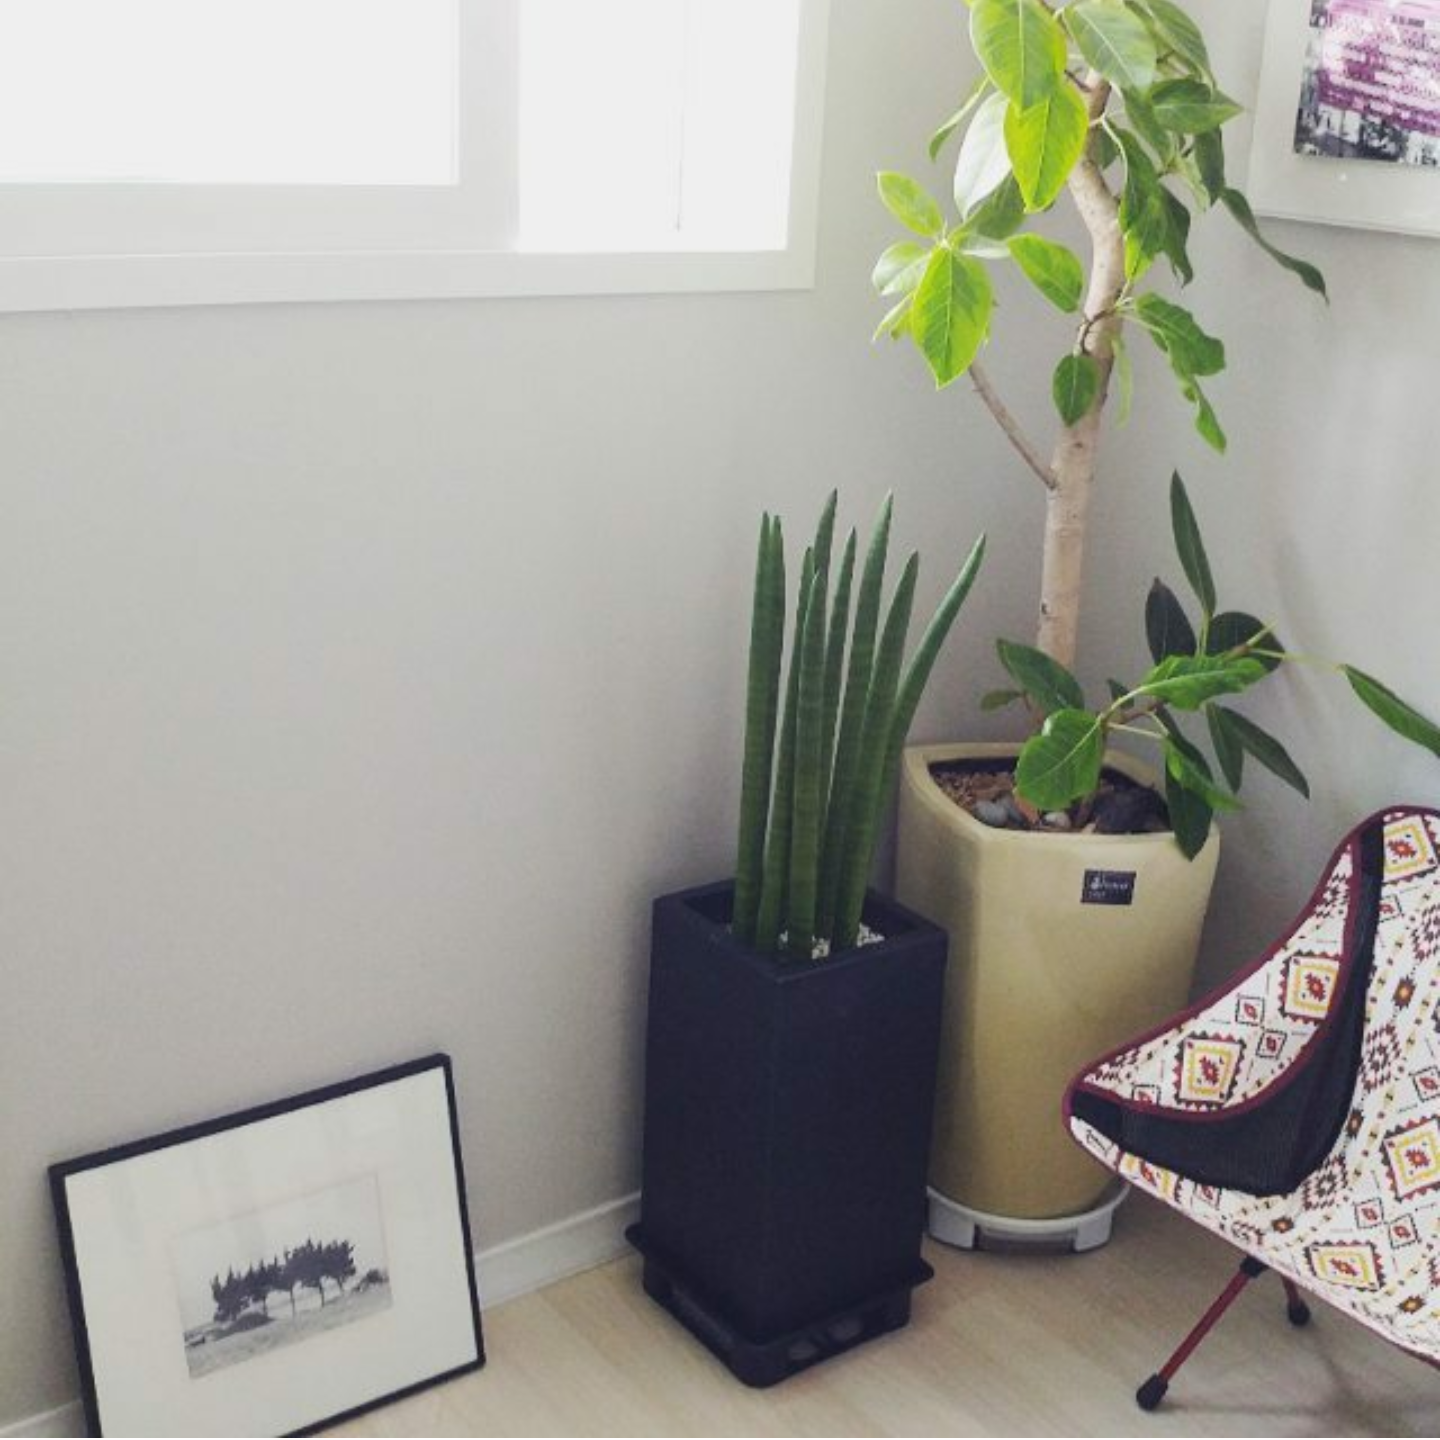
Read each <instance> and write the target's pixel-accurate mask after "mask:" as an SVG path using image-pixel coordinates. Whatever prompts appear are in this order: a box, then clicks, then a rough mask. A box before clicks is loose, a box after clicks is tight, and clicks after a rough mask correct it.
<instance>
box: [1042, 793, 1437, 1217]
mask: <svg viewBox="0 0 1440 1440" xmlns="http://www.w3.org/2000/svg"><path fill="white" fill-rule="evenodd" d="M1397 967H1399V969H1400V970H1402V971H1403V972H1404V975H1403V976H1402V977H1401V978H1400V979H1398V980H1397V978H1396V973H1395V972H1396V970H1397ZM1431 985H1434V986H1437V987H1440V815H1437V814H1436V813H1435V812H1433V811H1425V810H1418V809H1414V810H1395V811H1390V812H1386V813H1384V814H1382V815H1377V816H1374V817H1372V818H1371V820H1369V821H1367V822H1365V823H1364V824H1363V825H1361V826H1358V827H1357V828H1356V829H1355V830H1354V831H1352V832H1351V834H1350V835H1349V836H1348V837H1347V838H1346V840H1345V841H1344V842H1342V844H1341V846H1340V848H1339V850H1338V851H1337V852H1336V856H1335V858H1334V859H1333V860H1332V862H1331V866H1330V867H1329V869H1328V871H1327V876H1326V879H1325V881H1324V882H1322V884H1321V886H1320V888H1319V889H1318V890H1317V892H1316V894H1315V896H1314V897H1313V898H1312V900H1311V902H1310V904H1309V905H1308V906H1307V907H1306V910H1305V911H1303V912H1302V913H1301V915H1300V916H1299V918H1298V919H1297V921H1296V922H1295V925H1294V926H1293V927H1292V929H1291V931H1290V933H1289V935H1288V936H1287V938H1286V939H1285V940H1283V941H1282V942H1281V943H1280V944H1279V945H1277V946H1276V947H1275V948H1274V949H1272V950H1271V951H1270V952H1269V953H1268V954H1267V955H1266V956H1265V958H1264V959H1263V960H1262V961H1261V962H1260V963H1259V964H1257V965H1256V966H1254V967H1252V968H1251V969H1250V970H1249V971H1247V972H1245V973H1244V974H1242V975H1241V977H1240V978H1239V979H1238V980H1236V981H1232V983H1231V985H1230V986H1229V987H1228V988H1227V989H1226V990H1225V991H1224V992H1222V993H1221V994H1220V995H1218V996H1215V997H1211V998H1210V999H1209V1000H1207V1001H1204V1002H1201V1004H1200V1005H1199V1006H1196V1007H1195V1008H1194V1009H1193V1010H1191V1011H1189V1012H1187V1014H1186V1016H1183V1017H1180V1019H1179V1020H1178V1021H1177V1022H1174V1023H1173V1024H1172V1026H1171V1027H1170V1028H1169V1029H1168V1030H1167V1031H1166V1032H1164V1033H1163V1034H1162V1035H1160V1036H1156V1037H1150V1038H1149V1039H1148V1040H1146V1041H1142V1042H1139V1043H1137V1044H1136V1045H1135V1046H1132V1047H1130V1048H1129V1049H1128V1050H1127V1051H1125V1052H1121V1053H1120V1054H1118V1055H1116V1056H1112V1057H1109V1059H1108V1060H1107V1061H1105V1062H1101V1063H1100V1064H1099V1065H1097V1066H1095V1067H1093V1068H1092V1070H1091V1072H1090V1074H1089V1076H1087V1077H1085V1078H1084V1079H1082V1080H1081V1082H1080V1083H1079V1084H1078V1085H1077V1086H1076V1088H1075V1091H1074V1092H1073V1094H1072V1096H1071V1101H1070V1103H1071V1107H1072V1111H1073V1113H1074V1114H1075V1116H1076V1117H1077V1118H1078V1119H1080V1120H1083V1121H1086V1122H1087V1123H1089V1124H1090V1125H1092V1126H1093V1127H1094V1128H1095V1129H1096V1130H1098V1131H1099V1132H1100V1133H1101V1134H1102V1135H1105V1136H1106V1137H1108V1138H1109V1139H1111V1140H1113V1141H1115V1142H1116V1143H1117V1144H1118V1145H1120V1147H1121V1148H1122V1149H1123V1150H1125V1151H1127V1152H1129V1153H1130V1154H1132V1155H1137V1156H1140V1157H1143V1158H1144V1159H1146V1160H1148V1161H1150V1162H1152V1163H1153V1164H1156V1165H1160V1166H1163V1167H1165V1168H1167V1169H1173V1170H1176V1171H1179V1172H1180V1173H1183V1174H1184V1175H1185V1176H1187V1177H1188V1178H1189V1179H1191V1180H1193V1181H1195V1182H1196V1183H1197V1184H1201V1185H1211V1186H1218V1187H1221V1188H1224V1189H1229V1190H1239V1191H1244V1192H1246V1193H1249V1194H1252V1195H1281V1194H1286V1193H1288V1192H1290V1191H1292V1190H1294V1189H1295V1188H1296V1187H1297V1186H1299V1185H1300V1184H1301V1183H1302V1182H1304V1181H1305V1180H1306V1179H1307V1177H1309V1176H1311V1175H1312V1174H1313V1173H1314V1172H1316V1170H1317V1168H1319V1167H1321V1166H1322V1165H1323V1164H1324V1163H1325V1162H1326V1161H1327V1160H1329V1159H1331V1158H1332V1157H1333V1158H1335V1159H1336V1160H1337V1161H1339V1162H1340V1163H1342V1164H1343V1158H1342V1157H1343V1155H1344V1153H1345V1151H1346V1150H1347V1148H1348V1142H1349V1140H1351V1139H1353V1138H1354V1136H1355V1134H1358V1133H1359V1131H1358V1128H1357V1126H1356V1117H1357V1116H1358V1115H1359V1114H1360V1113H1361V1111H1362V1109H1363V1108H1364V1107H1363V1104H1362V1101H1363V1098H1364V1096H1365V1094H1367V1093H1368V1092H1369V1091H1370V1090H1371V1089H1373V1087H1374V1085H1375V1084H1376V1083H1377V1081H1378V1080H1379V1078H1380V1077H1382V1076H1383V1077H1384V1082H1383V1083H1390V1081H1391V1080H1393V1077H1394V1072H1395V1063H1396V1062H1400V1061H1402V1060H1405V1059H1406V1058H1407V1057H1408V1058H1410V1059H1414V1058H1415V1057H1417V1056H1420V1055H1422V1054H1423V1055H1426V1056H1428V1054H1429V1045H1428V1044H1426V1045H1423V1046H1422V1045H1419V1044H1418V1043H1417V1044H1414V1045H1409V1046H1406V1047H1404V1048H1403V1053H1401V1052H1400V1051H1397V1053H1396V1054H1395V1055H1393V1056H1391V1054H1390V1051H1391V1049H1393V1048H1394V1046H1393V1044H1392V1037H1393V1034H1394V1027H1393V1026H1390V1027H1388V1028H1387V1027H1386V1025H1385V1022H1384V1021H1383V1020H1381V1019H1380V1018H1379V1017H1382V1016H1385V1015H1388V1014H1389V1011H1390V1010H1391V1009H1392V1008H1393V1007H1394V1006H1395V1004H1396V1003H1397V996H1398V997H1399V1001H1400V1002H1401V1003H1404V1002H1405V1001H1406V998H1407V996H1408V995H1413V994H1414V993H1417V992H1418V991H1419V990H1420V989H1421V988H1423V987H1428V986H1431ZM1407 987H1408V989H1407ZM1377 1026H1378V1027H1379V1028H1377ZM1227 1047H1228V1049H1227ZM1267 1047H1268V1048H1269V1049H1270V1051H1271V1052H1272V1054H1273V1063H1272V1064H1270V1065H1269V1066H1267V1065H1266V1064H1265V1062H1264V1055H1265V1051H1266V1048H1267ZM1209 1052H1213V1055H1211V1054H1210V1053H1209ZM1232 1055H1233V1056H1236V1057H1241V1056H1243V1059H1240V1058H1236V1059H1234V1060H1229V1059H1228V1058H1227V1057H1228V1056H1232ZM1197 1056H1198V1057H1199V1058H1198V1062H1197ZM1207 1058H1208V1059H1213V1060H1214V1061H1215V1062H1216V1063H1218V1064H1219V1065H1220V1066H1221V1068H1222V1069H1223V1067H1224V1066H1225V1065H1226V1064H1227V1063H1229V1064H1230V1065H1231V1067H1232V1068H1231V1072H1230V1076H1229V1079H1230V1080H1231V1081H1233V1082H1234V1086H1233V1088H1227V1092H1226V1093H1224V1094H1220V1093H1216V1094H1214V1095H1210V1096H1207V1095H1206V1094H1205V1092H1204V1087H1203V1083H1201V1082H1200V1081H1198V1080H1197V1081H1195V1082H1194V1083H1190V1077H1189V1075H1188V1071H1189V1069H1190V1068H1191V1067H1193V1065H1194V1064H1196V1063H1204V1062H1205V1060H1206V1059H1207ZM1426 1063H1427V1064H1430V1063H1437V1062H1428V1061H1427V1062H1426ZM1137 1069H1145V1070H1148V1071H1149V1072H1150V1073H1152V1074H1154V1075H1156V1076H1157V1077H1159V1076H1161V1074H1162V1072H1164V1074H1165V1076H1166V1077H1167V1078H1168V1079H1169V1082H1170V1083H1169V1085H1168V1086H1166V1087H1157V1089H1158V1091H1159V1094H1158V1095H1157V1101H1156V1102H1155V1103H1145V1102H1143V1101H1142V1102H1140V1103H1137V1102H1136V1100H1135V1098H1134V1096H1135V1088H1134V1087H1128V1086H1127V1087H1120V1086H1116V1087H1114V1088H1113V1089H1112V1087H1110V1086H1108V1085H1107V1084H1106V1078H1107V1074H1108V1075H1111V1076H1114V1077H1116V1078H1117V1079H1118V1078H1119V1076H1120V1074H1122V1073H1124V1072H1125V1071H1127V1070H1128V1071H1129V1072H1130V1073H1131V1074H1132V1075H1134V1074H1135V1072H1136V1070H1137ZM1420 1083H1421V1085H1422V1086H1423V1085H1428V1084H1429V1083H1430V1082H1429V1080H1428V1079H1422V1080H1421V1082H1420ZM1434 1083H1435V1099H1436V1101H1437V1103H1440V1073H1437V1075H1436V1076H1435V1077H1434ZM1166 1088H1168V1089H1169V1091H1170V1093H1169V1094H1168V1096H1167V1095H1165V1093H1164V1091H1165V1089H1166ZM1124 1090H1128V1092H1129V1093H1128V1096H1126V1098H1121V1094H1122V1091H1124ZM1347 1128H1348V1130H1349V1131H1351V1132H1353V1133H1348V1134H1347ZM1437 1141H1440V1136H1437ZM1436 1163H1437V1166H1440V1151H1437V1156H1436Z"/></svg>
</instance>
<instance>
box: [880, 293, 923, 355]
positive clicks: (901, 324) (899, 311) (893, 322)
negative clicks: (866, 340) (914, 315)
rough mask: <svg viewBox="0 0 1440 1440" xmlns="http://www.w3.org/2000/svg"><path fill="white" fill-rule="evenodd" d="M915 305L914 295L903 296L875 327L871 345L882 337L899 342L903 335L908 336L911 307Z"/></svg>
mask: <svg viewBox="0 0 1440 1440" xmlns="http://www.w3.org/2000/svg"><path fill="white" fill-rule="evenodd" d="M914 303H915V297H914V296H913V295H902V296H901V297H900V299H899V301H898V302H897V303H896V304H894V305H892V306H891V307H890V308H889V309H888V310H887V311H886V312H885V318H884V319H883V320H881V322H880V323H879V324H878V325H877V326H876V327H875V333H874V334H873V335H872V336H871V337H870V342H871V344H874V342H875V341H876V340H878V339H879V338H880V337H881V336H882V335H889V337H890V338H891V339H892V340H898V339H899V338H900V337H901V336H902V335H904V334H907V333H908V332H909V329H910V307H911V306H912V305H913V304H914Z"/></svg>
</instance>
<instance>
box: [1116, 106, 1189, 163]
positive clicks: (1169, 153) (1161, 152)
mask: <svg viewBox="0 0 1440 1440" xmlns="http://www.w3.org/2000/svg"><path fill="white" fill-rule="evenodd" d="M1125 119H1126V120H1127V121H1128V122H1129V125H1130V128H1131V129H1132V130H1133V131H1134V132H1135V133H1136V134H1137V135H1138V136H1139V137H1140V138H1141V139H1142V140H1143V141H1144V142H1145V143H1146V145H1148V146H1149V147H1150V149H1151V150H1152V151H1154V154H1155V159H1156V160H1157V161H1158V162H1159V163H1160V165H1161V166H1162V167H1166V166H1169V164H1170V163H1171V161H1172V160H1173V159H1174V158H1175V152H1176V151H1177V149H1178V148H1179V144H1180V142H1179V140H1178V138H1177V137H1176V136H1175V135H1173V134H1171V132H1170V131H1168V130H1167V129H1166V128H1165V127H1164V126H1163V125H1162V124H1161V123H1160V122H1159V121H1158V120H1157V119H1156V118H1155V112H1154V111H1153V110H1152V109H1151V108H1150V102H1149V101H1148V100H1146V99H1145V97H1144V96H1143V95H1127V96H1126V97H1125Z"/></svg>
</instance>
